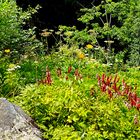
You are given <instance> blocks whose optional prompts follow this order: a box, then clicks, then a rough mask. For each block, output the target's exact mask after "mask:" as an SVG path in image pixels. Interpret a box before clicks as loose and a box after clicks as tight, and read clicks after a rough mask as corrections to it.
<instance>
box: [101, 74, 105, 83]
mask: <svg viewBox="0 0 140 140" xmlns="http://www.w3.org/2000/svg"><path fill="white" fill-rule="evenodd" d="M105 78H106V76H105V74H103V75H102V83H105Z"/></svg>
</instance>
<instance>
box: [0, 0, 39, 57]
mask: <svg viewBox="0 0 140 140" xmlns="http://www.w3.org/2000/svg"><path fill="white" fill-rule="evenodd" d="M37 9H38V7H36V9H31V8H30V9H29V10H28V11H27V12H23V11H22V9H21V8H19V7H18V6H17V5H16V2H15V1H13V0H10V1H1V2H0V44H1V48H0V50H1V51H2V52H4V50H5V49H10V50H11V56H12V57H13V58H16V57H17V58H16V59H19V56H20V54H24V53H25V52H26V53H27V52H29V50H30V52H31V51H33V50H34V49H36V48H38V47H39V46H40V45H41V44H40V43H39V41H38V40H37V39H35V36H34V29H27V30H24V29H23V27H24V26H25V24H26V21H27V20H29V19H30V18H31V14H33V13H35V12H37V11H36V10H37Z"/></svg>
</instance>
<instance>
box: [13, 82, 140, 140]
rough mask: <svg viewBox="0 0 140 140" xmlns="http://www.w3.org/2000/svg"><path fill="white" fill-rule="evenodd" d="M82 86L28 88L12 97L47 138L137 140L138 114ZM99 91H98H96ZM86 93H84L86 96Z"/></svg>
mask: <svg viewBox="0 0 140 140" xmlns="http://www.w3.org/2000/svg"><path fill="white" fill-rule="evenodd" d="M86 87H87V88H89V90H88V91H85V89H87V88H85V87H84V84H81V85H77V84H73V85H72V86H69V85H68V84H67V83H62V82H61V81H60V82H59V81H58V82H57V83H54V84H52V85H51V86H49V85H29V86H27V87H26V88H25V89H24V90H23V91H22V94H21V95H20V96H18V97H16V98H15V101H16V102H18V104H19V105H20V106H22V108H23V109H24V110H26V111H27V112H28V113H29V114H30V115H31V116H32V117H33V118H34V119H35V121H36V122H37V124H38V126H39V127H40V128H41V129H42V130H43V131H44V134H43V135H44V138H46V139H110V140H112V139H139V138H140V135H139V129H140V124H139V121H138V120H139V119H140V118H139V112H138V111H137V110H136V109H131V110H128V108H127V107H126V105H125V103H124V102H123V98H121V97H117V98H114V99H112V100H109V98H108V96H106V94H104V93H100V92H99V90H98V89H97V90H95V91H94V92H93V93H92V94H91V92H92V91H91V90H90V87H89V85H86ZM97 91H98V92H97ZM85 93H86V94H85Z"/></svg>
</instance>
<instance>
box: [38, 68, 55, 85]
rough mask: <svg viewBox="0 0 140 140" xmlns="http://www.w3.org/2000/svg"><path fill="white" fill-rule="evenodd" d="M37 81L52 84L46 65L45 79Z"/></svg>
mask: <svg viewBox="0 0 140 140" xmlns="http://www.w3.org/2000/svg"><path fill="white" fill-rule="evenodd" d="M39 83H42V84H48V85H51V84H52V78H51V72H50V70H49V69H48V67H46V77H45V79H43V80H40V81H39Z"/></svg>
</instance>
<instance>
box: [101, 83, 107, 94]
mask: <svg viewBox="0 0 140 140" xmlns="http://www.w3.org/2000/svg"><path fill="white" fill-rule="evenodd" d="M101 91H102V92H106V85H105V84H103V85H102V86H101Z"/></svg>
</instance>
